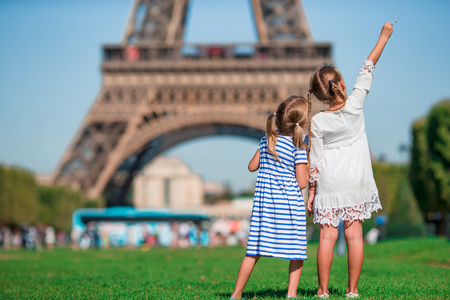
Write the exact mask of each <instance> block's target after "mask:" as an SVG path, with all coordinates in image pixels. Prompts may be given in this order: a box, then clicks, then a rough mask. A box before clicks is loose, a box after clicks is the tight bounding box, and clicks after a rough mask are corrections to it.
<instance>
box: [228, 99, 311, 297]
mask: <svg viewBox="0 0 450 300" xmlns="http://www.w3.org/2000/svg"><path fill="white" fill-rule="evenodd" d="M308 119H309V116H308V102H307V101H306V99H305V98H304V97H300V96H291V97H289V98H288V99H286V100H284V101H283V102H282V103H281V104H280V105H279V107H278V109H277V111H276V112H275V113H273V114H270V115H269V117H268V119H267V125H266V135H265V136H264V137H263V138H262V139H261V142H260V144H259V146H258V150H257V151H256V153H255V155H254V156H253V158H252V159H251V161H250V163H249V164H248V169H249V170H250V171H251V172H254V171H256V170H258V169H259V172H258V177H257V181H256V188H255V197H254V200H253V210H252V218H251V224H250V234H249V239H248V244H247V253H246V256H245V257H244V259H243V261H242V263H241V267H240V269H239V273H238V276H237V279H236V287H235V289H234V292H233V294H232V295H231V298H230V299H241V295H242V292H243V290H244V287H245V285H246V283H247V281H248V279H249V277H250V274H251V272H252V270H253V267H254V266H255V264H256V263H257V262H258V260H259V258H260V257H261V256H271V257H278V258H284V259H289V260H290V263H289V285H288V296H287V297H288V298H291V299H295V297H296V294H297V287H298V283H299V280H300V275H301V272H302V268H303V260H306V215H305V204H304V200H303V195H302V189H304V188H305V187H306V186H307V185H308V178H309V176H308V172H307V162H308V161H307V154H306V149H305V148H306V145H304V144H303V136H302V130H303V128H304V127H305V126H306V124H307V122H308Z"/></svg>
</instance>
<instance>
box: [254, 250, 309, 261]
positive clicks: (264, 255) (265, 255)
mask: <svg viewBox="0 0 450 300" xmlns="http://www.w3.org/2000/svg"><path fill="white" fill-rule="evenodd" d="M245 255H246V256H261V257H273V258H281V259H288V260H308V258H289V257H280V256H274V255H268V254H248V252H246V253H245Z"/></svg>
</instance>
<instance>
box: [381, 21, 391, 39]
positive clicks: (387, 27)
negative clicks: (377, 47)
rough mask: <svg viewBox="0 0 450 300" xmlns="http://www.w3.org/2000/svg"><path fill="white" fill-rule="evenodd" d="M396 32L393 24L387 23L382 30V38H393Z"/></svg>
mask: <svg viewBox="0 0 450 300" xmlns="http://www.w3.org/2000/svg"><path fill="white" fill-rule="evenodd" d="M393 31H394V27H393V26H392V23H391V22H386V23H385V24H384V25H383V28H382V29H381V34H380V36H385V37H387V38H390V37H391V34H392V32H393Z"/></svg>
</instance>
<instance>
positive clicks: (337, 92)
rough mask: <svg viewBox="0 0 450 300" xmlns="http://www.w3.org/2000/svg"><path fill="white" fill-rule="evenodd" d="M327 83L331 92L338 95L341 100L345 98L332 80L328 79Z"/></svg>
mask: <svg viewBox="0 0 450 300" xmlns="http://www.w3.org/2000/svg"><path fill="white" fill-rule="evenodd" d="M329 83H330V88H331V90H332V91H333V94H335V95H338V96H339V97H340V98H341V99H342V100H345V99H347V98H346V97H345V96H344V94H343V93H342V91H341V89H340V88H339V87H338V86H337V84H336V83H334V82H333V80H330V81H329Z"/></svg>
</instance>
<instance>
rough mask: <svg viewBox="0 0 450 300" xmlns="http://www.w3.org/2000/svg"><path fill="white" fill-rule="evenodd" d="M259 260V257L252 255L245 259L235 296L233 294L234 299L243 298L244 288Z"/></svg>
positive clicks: (240, 269)
mask: <svg viewBox="0 0 450 300" xmlns="http://www.w3.org/2000/svg"><path fill="white" fill-rule="evenodd" d="M259 258H260V257H259V256H252V255H246V256H245V257H244V259H243V260H242V263H241V267H240V268H239V273H238V276H237V279H236V287H235V288H234V292H233V294H231V297H232V298H236V299H240V298H241V296H242V292H243V291H244V287H245V285H246V284H247V281H248V279H249V278H250V274H252V271H253V267H254V266H255V265H256V263H257V262H258V260H259Z"/></svg>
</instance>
